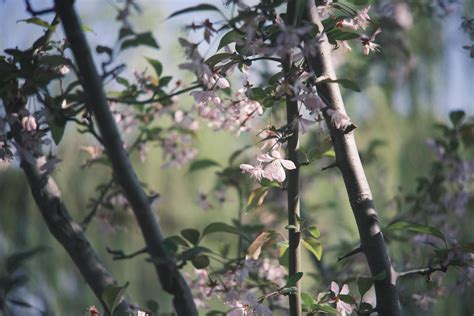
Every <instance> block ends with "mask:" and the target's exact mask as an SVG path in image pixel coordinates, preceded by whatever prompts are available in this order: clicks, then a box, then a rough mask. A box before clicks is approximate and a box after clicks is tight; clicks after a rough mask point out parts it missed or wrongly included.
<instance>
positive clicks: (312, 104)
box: [303, 92, 326, 114]
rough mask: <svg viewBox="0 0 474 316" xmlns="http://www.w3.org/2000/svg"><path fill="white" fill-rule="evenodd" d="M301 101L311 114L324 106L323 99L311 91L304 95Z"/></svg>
mask: <svg viewBox="0 0 474 316" xmlns="http://www.w3.org/2000/svg"><path fill="white" fill-rule="evenodd" d="M303 103H304V105H305V107H306V109H308V111H309V112H310V113H311V114H313V113H316V112H318V111H320V110H321V109H322V108H324V107H326V104H325V103H324V101H323V100H322V99H321V98H320V97H319V96H318V95H317V94H314V93H312V92H311V93H308V94H306V95H305V98H304V99H303Z"/></svg>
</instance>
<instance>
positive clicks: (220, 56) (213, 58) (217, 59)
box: [205, 53, 239, 67]
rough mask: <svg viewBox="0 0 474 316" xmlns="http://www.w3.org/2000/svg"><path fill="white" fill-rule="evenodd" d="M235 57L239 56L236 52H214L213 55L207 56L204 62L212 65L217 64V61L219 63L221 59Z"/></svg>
mask: <svg viewBox="0 0 474 316" xmlns="http://www.w3.org/2000/svg"><path fill="white" fill-rule="evenodd" d="M235 58H239V56H238V55H237V54H231V53H220V54H215V55H213V56H211V57H209V58H208V59H207V60H206V61H205V63H206V64H208V65H209V66H211V67H214V66H215V65H217V64H218V63H220V62H221V61H223V60H226V59H235Z"/></svg>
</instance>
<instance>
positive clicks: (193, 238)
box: [181, 228, 201, 246]
mask: <svg viewBox="0 0 474 316" xmlns="http://www.w3.org/2000/svg"><path fill="white" fill-rule="evenodd" d="M181 235H182V236H183V237H184V238H186V239H187V240H188V241H189V242H190V243H192V244H193V245H195V246H197V244H199V236H200V235H201V234H200V233H199V231H198V230H196V229H193V228H188V229H183V230H182V231H181Z"/></svg>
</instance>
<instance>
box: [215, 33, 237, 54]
mask: <svg viewBox="0 0 474 316" xmlns="http://www.w3.org/2000/svg"><path fill="white" fill-rule="evenodd" d="M242 37H243V34H241V33H240V32H238V31H236V30H232V31H229V32H227V33H226V34H224V36H222V38H221V41H220V42H219V46H218V47H217V50H219V49H221V48H222V47H224V46H226V45H229V44H230V43H234V42H236V41H238V40H240V39H242Z"/></svg>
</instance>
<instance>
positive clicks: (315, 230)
mask: <svg viewBox="0 0 474 316" xmlns="http://www.w3.org/2000/svg"><path fill="white" fill-rule="evenodd" d="M306 230H307V231H308V233H310V234H311V236H313V237H314V238H319V236H321V232H320V231H319V229H318V228H317V227H316V226H311V227H308V228H306Z"/></svg>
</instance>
